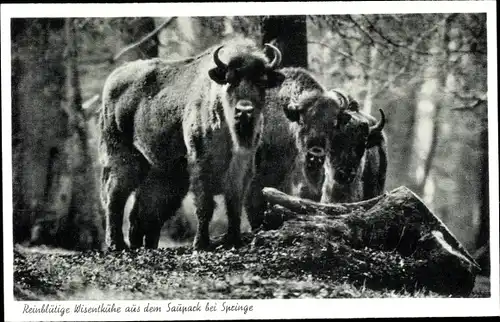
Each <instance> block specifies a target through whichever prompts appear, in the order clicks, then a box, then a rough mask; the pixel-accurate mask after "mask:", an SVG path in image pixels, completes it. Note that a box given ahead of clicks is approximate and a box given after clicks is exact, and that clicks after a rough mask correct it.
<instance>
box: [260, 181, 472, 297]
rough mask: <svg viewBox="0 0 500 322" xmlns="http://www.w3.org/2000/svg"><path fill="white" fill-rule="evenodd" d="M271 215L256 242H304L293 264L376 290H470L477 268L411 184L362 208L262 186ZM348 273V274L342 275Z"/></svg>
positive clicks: (461, 293)
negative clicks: (360, 282) (318, 270)
mask: <svg viewBox="0 0 500 322" xmlns="http://www.w3.org/2000/svg"><path fill="white" fill-rule="evenodd" d="M263 193H264V196H265V198H266V200H267V202H268V205H269V207H268V210H267V211H266V214H265V220H264V223H263V226H262V228H263V229H262V231H261V232H259V233H257V235H256V237H255V239H254V241H253V244H254V245H255V246H259V245H260V246H262V245H265V244H267V246H270V244H273V243H274V244H275V246H280V245H281V246H283V245H287V244H289V243H290V242H291V243H292V244H294V245H299V246H298V249H297V252H299V253H300V254H299V256H298V258H300V259H302V260H303V261H302V262H301V261H300V260H299V262H297V263H295V265H304V264H305V262H310V263H309V264H310V265H319V266H320V267H321V266H322V267H323V268H321V270H322V273H323V274H327V275H328V274H336V275H338V276H351V277H354V279H355V280H356V279H357V280H361V281H363V283H366V285H367V286H371V287H375V288H376V287H397V288H401V287H402V288H404V289H406V290H414V291H416V290H421V289H426V290H431V291H434V292H437V293H444V294H449V295H452V296H467V295H468V294H470V292H471V291H472V288H473V286H474V280H475V276H476V274H477V273H478V272H479V271H480V268H479V266H478V264H477V263H476V262H475V260H474V259H473V258H472V256H471V255H470V254H469V253H468V252H467V251H466V249H465V248H464V247H463V246H462V245H461V244H460V242H459V241H458V240H457V239H456V238H455V236H453V234H452V233H451V232H450V231H449V229H448V228H447V227H446V226H445V225H444V224H443V223H442V222H441V220H439V218H438V217H436V216H435V215H434V214H433V213H432V212H431V211H430V210H429V208H427V206H426V205H425V204H424V203H423V202H422V200H421V199H420V198H419V197H418V196H417V195H416V194H414V193H413V192H412V191H411V190H409V189H408V188H406V187H399V188H397V189H394V190H392V191H391V192H388V193H386V194H384V195H381V196H379V197H376V198H373V199H370V200H365V201H362V202H357V203H344V204H322V203H317V202H313V201H310V200H305V199H301V198H297V197H292V196H289V195H286V194H284V193H282V192H280V191H278V190H276V189H273V188H264V190H263ZM339 271H343V273H339Z"/></svg>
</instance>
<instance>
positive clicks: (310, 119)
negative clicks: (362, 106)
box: [247, 68, 387, 228]
mask: <svg viewBox="0 0 500 322" xmlns="http://www.w3.org/2000/svg"><path fill="white" fill-rule="evenodd" d="M281 72H282V73H283V74H285V76H286V78H285V81H284V82H283V84H282V86H281V87H280V88H279V89H276V90H272V91H270V92H269V94H268V97H267V98H266V101H267V105H268V107H267V108H266V110H265V111H264V119H265V122H266V124H265V126H264V132H263V138H262V141H263V142H262V144H261V146H260V148H259V151H258V153H257V159H258V163H257V173H256V175H255V178H254V180H253V181H252V185H251V190H250V193H249V197H248V200H247V203H248V204H249V206H248V209H249V212H248V217H249V222H250V224H251V226H252V227H253V228H257V227H258V226H260V224H261V223H262V219H263V210H264V206H265V203H264V199H263V196H262V192H261V191H262V188H263V187H265V186H270V187H275V188H277V189H280V190H282V191H285V192H286V193H289V194H292V195H296V196H300V197H303V198H308V199H312V200H316V201H320V200H322V201H325V202H343V201H356V200H362V199H367V198H371V197H373V196H376V195H379V194H381V193H382V192H383V189H384V185H385V175H386V168H387V149H386V146H385V136H384V134H383V133H381V135H379V136H378V138H375V139H374V140H373V142H370V144H371V146H373V147H371V148H368V149H366V153H365V149H364V148H363V150H362V152H363V153H362V157H359V159H356V158H351V159H348V158H346V157H345V154H346V153H350V152H351V146H352V145H356V143H355V140H359V139H361V140H362V141H363V140H364V141H363V142H365V143H366V139H367V138H365V137H364V136H360V135H359V132H360V131H361V132H362V131H364V130H362V129H364V128H365V127H366V130H367V129H368V126H369V125H374V124H375V123H376V120H375V118H373V117H371V116H369V115H366V114H363V113H361V112H359V110H358V107H357V105H356V104H354V105H352V104H351V101H352V102H355V101H354V100H351V98H350V97H348V96H346V95H343V94H342V93H340V92H338V91H326V90H325V89H324V88H323V87H322V86H321V85H320V84H319V83H318V82H317V81H316V80H315V78H314V77H313V76H312V75H311V74H310V73H309V72H307V71H306V70H304V69H302V68H284V69H281ZM355 103H357V102H355ZM347 109H349V110H351V111H350V113H351V114H353V115H354V117H353V118H352V119H351V120H350V122H348V124H347V125H346V126H344V127H343V128H342V129H338V128H337V122H338V117H339V112H340V111H341V110H347ZM339 132H340V133H344V134H342V135H343V136H344V137H345V136H346V135H347V136H348V137H350V138H351V139H352V140H353V141H352V142H351V143H350V144H348V145H347V146H345V147H342V145H339V143H338V142H336V137H337V136H338V135H339ZM342 135H341V137H342ZM356 142H358V141H356ZM359 144H361V143H359ZM363 147H365V145H363ZM318 148H319V150H323V151H325V156H324V157H316V158H315V159H314V162H312V163H311V162H310V159H311V156H312V155H311V153H310V151H317V150H318ZM332 150H335V151H337V152H335V153H332ZM338 151H341V152H342V153H341V154H342V157H341V154H340V153H338ZM358 151H360V152H361V150H358ZM353 159H356V160H355V163H354V164H353V167H354V168H355V169H356V170H359V172H360V175H359V176H356V180H353V182H351V183H349V184H347V183H344V184H339V183H338V182H336V181H335V180H334V176H335V173H336V172H337V171H338V170H339V169H340V168H342V167H347V165H346V164H345V162H344V161H348V162H350V160H353ZM318 160H324V162H323V163H322V164H320V163H318ZM351 170H352V169H350V171H351ZM356 173H357V172H356Z"/></svg>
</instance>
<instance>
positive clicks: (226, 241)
mask: <svg viewBox="0 0 500 322" xmlns="http://www.w3.org/2000/svg"><path fill="white" fill-rule="evenodd" d="M223 245H224V247H225V248H227V249H231V248H233V247H234V248H240V247H241V246H243V241H242V240H241V237H240V236H234V235H233V234H226V235H225V236H224V238H223Z"/></svg>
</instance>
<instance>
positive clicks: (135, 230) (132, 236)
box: [128, 193, 145, 249]
mask: <svg viewBox="0 0 500 322" xmlns="http://www.w3.org/2000/svg"><path fill="white" fill-rule="evenodd" d="M138 197H139V193H137V194H136V199H135V202H134V206H133V207H132V209H131V210H130V217H129V218H130V228H129V233H128V239H129V243H130V248H132V249H136V248H140V247H142V245H143V242H144V234H145V232H144V227H142V225H141V218H140V214H139V212H140V209H139V208H140V206H139V204H140V202H139V201H138Z"/></svg>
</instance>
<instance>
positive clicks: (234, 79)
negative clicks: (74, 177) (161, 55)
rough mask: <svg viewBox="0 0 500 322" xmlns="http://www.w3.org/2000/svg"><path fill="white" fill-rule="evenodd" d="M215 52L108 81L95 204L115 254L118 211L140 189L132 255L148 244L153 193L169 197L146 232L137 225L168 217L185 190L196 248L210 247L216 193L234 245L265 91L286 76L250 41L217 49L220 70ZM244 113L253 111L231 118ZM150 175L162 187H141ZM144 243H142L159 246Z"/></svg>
mask: <svg viewBox="0 0 500 322" xmlns="http://www.w3.org/2000/svg"><path fill="white" fill-rule="evenodd" d="M215 49H216V47H214V48H211V49H209V50H207V51H206V52H205V53H203V54H201V55H199V56H198V57H195V58H189V59H186V60H180V61H176V62H167V61H163V60H161V59H151V60H142V61H136V62H131V63H128V64H126V65H124V66H122V67H120V68H118V69H117V70H115V71H114V72H113V73H112V74H111V75H110V76H109V78H108V80H107V81H106V84H105V87H104V93H103V109H102V115H101V120H100V122H101V131H102V133H101V141H100V143H101V155H102V161H103V165H104V167H103V173H102V199H103V204H104V208H105V211H106V215H107V216H106V217H107V238H108V243H109V244H110V246H111V247H112V248H117V249H122V248H124V247H125V242H124V239H123V233H122V223H123V209H124V206H125V202H126V200H127V198H128V197H129V195H130V194H131V193H132V192H133V191H134V190H136V189H137V188H138V187H140V188H139V190H138V196H137V197H136V199H137V200H138V206H137V209H135V210H134V211H133V212H132V214H133V218H132V221H131V225H132V227H131V232H132V234H131V237H130V238H131V242H132V243H131V244H132V245H134V246H135V247H136V246H137V245H139V244H140V242H139V241H140V240H141V239H142V236H143V235H146V239H147V240H148V237H147V236H148V232H147V231H148V230H150V228H144V227H142V226H141V225H140V224H139V223H138V222H139V221H141V220H140V219H139V220H138V218H142V217H144V216H149V215H147V214H142V215H141V214H140V212H141V209H145V208H147V205H148V203H149V204H151V203H152V201H149V202H148V199H147V198H148V197H147V194H148V191H152V190H155V189H156V188H160V190H161V191H163V192H164V193H166V194H167V195H166V196H165V198H164V199H163V200H156V201H155V202H154V203H153V204H154V205H156V204H158V205H159V206H163V207H161V209H163V210H162V211H167V210H168V213H167V214H165V213H164V214H163V215H161V214H158V213H156V214H152V215H151V216H150V217H151V218H152V219H151V220H152V222H153V224H148V225H143V226H147V227H153V226H155V225H156V223H159V222H161V221H163V220H165V219H166V217H168V216H171V215H172V214H173V213H175V212H176V210H177V209H178V208H179V206H180V204H181V202H180V201H181V200H182V199H183V198H184V196H185V194H186V192H187V191H188V189H189V187H190V188H191V190H192V191H193V193H194V199H195V206H196V215H197V217H198V228H197V233H196V237H195V241H194V247H195V248H197V249H201V248H207V247H208V246H209V236H208V226H209V223H210V221H211V218H212V214H213V210H214V200H213V197H214V195H216V194H224V195H225V199H226V207H227V213H228V222H229V227H228V234H227V242H228V244H230V245H238V244H239V243H240V214H241V207H242V205H241V200H244V198H245V194H246V192H247V189H248V185H249V182H250V181H251V179H252V177H253V173H254V158H255V151H256V149H257V146H258V144H259V142H260V137H261V135H260V132H261V131H262V126H263V117H262V108H263V107H264V99H265V90H266V89H267V88H270V87H273V86H279V85H280V84H281V82H282V80H283V78H284V76H283V75H282V74H280V73H279V72H276V71H273V70H272V69H270V68H269V67H268V66H267V65H266V64H267V63H268V62H267V60H266V59H265V58H264V56H263V55H262V54H261V53H259V50H258V49H257V47H256V46H255V45H254V44H253V43H251V42H250V41H245V42H241V43H234V44H231V45H226V46H224V47H223V49H222V50H221V51H220V55H219V57H220V58H221V60H222V61H223V62H225V64H226V65H227V66H225V67H221V66H216V64H215V63H214V58H213V56H212V54H213V53H214V51H215ZM241 106H243V107H248V106H251V107H253V109H251V113H250V112H249V113H246V112H245V113H240V112H239V111H240V109H238V110H235V109H236V108H237V107H241ZM183 159H185V160H183ZM151 169H153V170H151ZM150 170H151V171H155V172H156V173H155V174H150V178H151V176H153V177H152V178H161V179H163V180H161V181H162V183H161V184H159V183H158V181H157V182H156V183H153V181H154V180H150V179H148V180H146V181H144V179H145V178H146V177H147V176H148V173H149V172H150ZM155 185H156V188H155ZM141 205H142V206H141ZM145 212H146V213H148V212H150V211H146V210H145ZM152 234H153V235H155V232H152ZM149 239H150V242H147V243H148V245H152V246H154V245H155V244H157V241H156V238H153V237H151V238H149Z"/></svg>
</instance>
